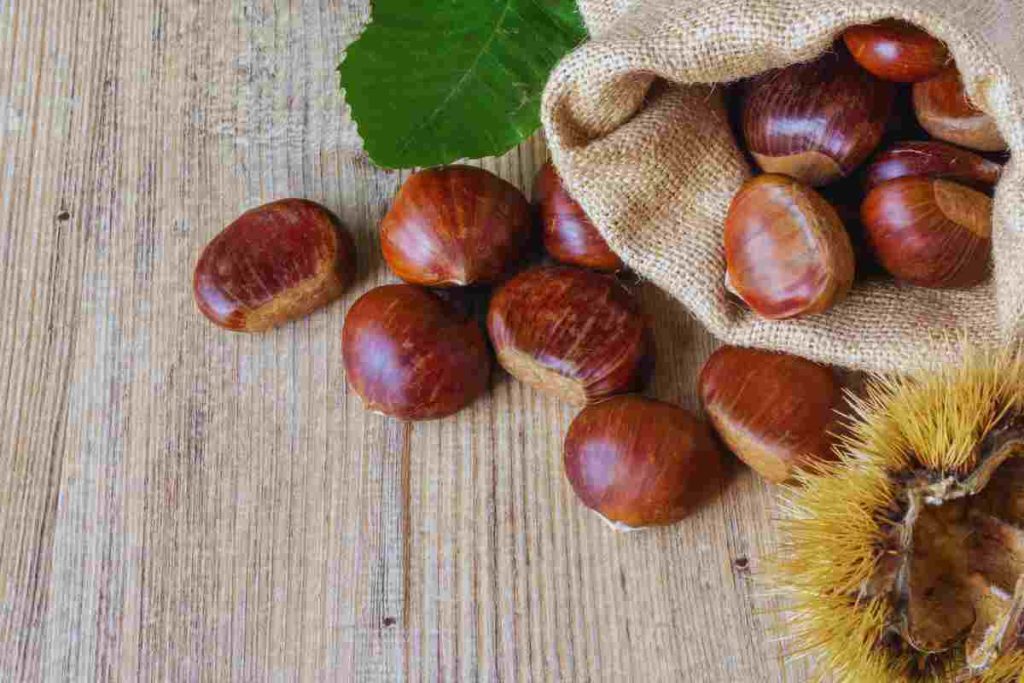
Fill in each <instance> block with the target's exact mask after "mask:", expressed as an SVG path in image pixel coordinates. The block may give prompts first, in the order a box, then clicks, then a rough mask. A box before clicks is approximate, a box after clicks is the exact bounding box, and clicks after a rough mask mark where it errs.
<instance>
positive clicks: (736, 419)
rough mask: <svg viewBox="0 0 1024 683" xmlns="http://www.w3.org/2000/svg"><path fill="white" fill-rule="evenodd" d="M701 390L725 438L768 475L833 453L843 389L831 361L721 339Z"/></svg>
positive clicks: (775, 478) (780, 478)
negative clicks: (745, 346)
mask: <svg viewBox="0 0 1024 683" xmlns="http://www.w3.org/2000/svg"><path fill="white" fill-rule="evenodd" d="M698 390H699V392H700V397H701V401H702V402H703V404H704V410H705V411H706V412H707V415H708V419H709V420H711V424H712V425H713V426H714V427H715V430H716V431H717V432H718V435H719V436H720V437H722V441H723V442H725V445H726V446H728V447H729V449H730V450H732V452H733V453H735V454H736V455H737V456H738V457H739V458H740V459H741V460H743V461H744V462H745V463H747V464H748V465H749V466H750V468H751V469H753V470H754V471H755V472H757V473H758V474H759V475H761V476H762V477H764V478H765V479H767V480H768V481H772V482H784V481H787V480H788V479H790V478H791V477H792V475H793V473H794V471H795V470H796V469H797V468H799V467H804V466H807V465H810V464H813V463H815V462H820V461H822V460H827V459H831V458H832V444H833V438H834V437H833V435H832V433H831V432H832V430H834V429H835V428H836V426H837V424H838V422H837V413H836V410H837V409H839V408H840V407H841V405H842V388H841V386H840V384H839V382H838V381H837V380H836V376H835V374H834V373H833V372H832V370H831V369H830V368H827V367H825V366H823V365H818V364H817V363H812V362H811V361H809V360H805V359H803V358H797V357H796V356H790V355H786V354H782V353H772V352H770V351H758V350H755V349H741V348H737V347H735V346H723V347H722V348H720V349H718V350H717V351H715V352H714V353H713V354H711V357H710V358H709V359H708V360H707V362H706V363H705V364H704V368H703V369H702V370H701V374H700V380H699V384H698Z"/></svg>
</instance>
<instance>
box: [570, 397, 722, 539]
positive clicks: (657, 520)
mask: <svg viewBox="0 0 1024 683" xmlns="http://www.w3.org/2000/svg"><path fill="white" fill-rule="evenodd" d="M565 475H566V478H567V479H568V480H569V483H570V484H571V485H572V488H573V490H574V491H575V492H576V495H577V496H578V497H579V499H580V501H581V502H582V503H583V504H584V505H586V506H587V507H588V508H590V509H591V510H594V511H595V512H597V513H598V514H600V515H601V516H602V517H604V519H605V520H607V521H608V522H610V523H611V524H612V526H613V527H614V528H616V529H619V530H629V529H636V528H641V527H647V526H660V525H665V524H674V523H675V522H678V521H679V520H681V519H683V518H684V517H686V515H687V514H689V513H690V512H691V511H693V510H694V509H695V508H696V507H697V506H698V505H700V504H701V503H702V502H703V501H704V500H706V499H707V498H708V497H709V496H710V495H711V494H712V493H714V491H715V489H716V487H717V485H718V484H719V482H720V481H721V476H722V456H721V451H720V450H719V448H718V446H717V445H716V444H715V441H714V438H713V437H712V436H711V432H710V431H709V430H708V428H707V426H706V425H705V424H704V423H703V422H701V421H700V420H698V419H697V418H695V417H694V416H693V415H691V414H690V413H689V412H687V411H686V410H683V409H682V408H680V407H678V406H674V405H671V404H669V403H663V402H661V401H655V400H653V399H649V398H644V397H642V396H635V395H632V396H615V397H613V398H610V399H608V400H607V401H602V402H601V403H598V404H596V405H593V406H589V407H587V408H585V409H584V410H583V412H581V413H580V414H579V416H577V418H576V419H575V420H574V421H573V423H572V425H571V426H570V427H569V434H568V436H566V439H565Z"/></svg>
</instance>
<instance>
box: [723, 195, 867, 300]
mask: <svg viewBox="0 0 1024 683" xmlns="http://www.w3.org/2000/svg"><path fill="white" fill-rule="evenodd" d="M725 262H726V268H727V272H728V286H729V288H730V289H731V290H732V291H733V292H734V293H735V294H736V295H737V296H739V297H740V298H741V299H743V301H744V302H746V304H747V305H748V306H750V308H751V309H753V310H754V311H755V312H756V313H758V314H759V315H761V316H764V317H765V318H770V319H781V318H792V317H795V316H799V315H805V314H809V313H820V312H822V311H825V310H828V309H829V308H831V307H832V306H833V305H834V304H835V303H837V302H838V301H840V300H841V299H842V298H843V297H845V296H846V294H847V292H849V290H850V287H851V286H852V284H853V275H854V268H855V263H854V255H853V247H852V245H851V244H850V237H849V236H848V235H847V234H846V230H844V229H843V224H842V223H841V222H840V220H839V216H838V215H837V214H836V211H835V209H834V208H832V206H831V205H830V204H829V203H828V202H827V201H825V199H824V198H823V197H822V196H821V195H820V194H818V193H817V192H815V191H814V190H812V189H811V188H809V187H807V186H806V185H803V184H801V183H799V182H797V181H796V180H793V179H792V178H789V177H787V176H781V175H762V176H758V177H756V178H754V179H753V180H749V181H747V183H746V184H745V185H744V186H743V187H742V188H741V189H740V191H739V192H738V193H737V194H736V196H735V197H734V198H733V200H732V204H731V206H730V207H729V213H728V215H727V216H726V219H725Z"/></svg>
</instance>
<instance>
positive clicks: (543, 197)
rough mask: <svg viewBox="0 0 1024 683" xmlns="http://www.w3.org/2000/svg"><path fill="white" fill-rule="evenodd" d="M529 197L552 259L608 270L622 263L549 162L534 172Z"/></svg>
mask: <svg viewBox="0 0 1024 683" xmlns="http://www.w3.org/2000/svg"><path fill="white" fill-rule="evenodd" d="M533 201H534V203H535V204H536V205H537V208H538V213H539V214H540V219H541V222H542V224H543V226H544V248H545V249H546V250H547V252H548V253H549V254H551V257H552V258H553V259H555V260H556V261H560V262H561V263H566V264H569V265H571V266H582V267H583V268H593V269H594V270H603V271H606V272H609V273H614V272H617V271H620V270H622V269H623V268H624V267H625V265H624V264H623V263H622V259H620V258H619V257H618V256H616V255H615V252H613V251H612V250H611V249H610V248H609V247H608V243H607V242H605V241H604V238H603V237H601V233H600V232H598V231H597V228H596V227H594V224H593V223H592V222H591V221H590V219H589V218H587V215H586V213H584V211H583V207H581V206H580V205H579V204H577V203H576V200H574V199H573V198H572V197H570V196H569V193H568V192H566V190H565V187H564V186H563V185H562V179H561V178H559V177H558V172H557V171H555V167H554V166H553V165H552V164H551V163H550V162H548V163H546V164H544V165H543V166H541V168H540V172H539V173H537V179H536V181H535V182H534V185H533Z"/></svg>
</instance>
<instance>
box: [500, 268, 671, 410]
mask: <svg viewBox="0 0 1024 683" xmlns="http://www.w3.org/2000/svg"><path fill="white" fill-rule="evenodd" d="M487 329H488V332H489V333H490V337H491V343H492V344H493V345H494V350H495V353H496V354H497V356H498V362H499V363H500V364H501V365H502V367H504V368H505V369H506V370H507V371H508V372H509V374H511V375H512V376H514V377H516V378H517V379H519V380H520V381H522V382H525V383H527V384H530V385H532V386H534V387H536V388H538V389H540V390H542V391H547V392H549V393H552V394H554V395H556V396H558V397H560V398H562V399H563V400H566V401H569V402H571V403H575V404H577V405H580V404H584V403H589V402H594V401H598V400H600V399H602V398H606V397H608V396H611V395H612V394H620V393H626V392H630V391H633V390H636V389H639V388H640V387H642V386H643V384H644V383H645V382H646V380H647V378H648V375H649V374H650V370H651V367H652V365H653V337H652V334H651V330H650V327H649V325H648V321H647V317H646V316H645V315H644V314H643V312H642V311H641V310H640V306H639V304H638V303H637V301H636V299H635V298H634V297H633V295H632V294H630V293H629V292H628V291H627V290H626V289H625V288H624V287H623V286H622V285H621V284H620V283H619V282H618V281H617V280H615V278H613V277H611V276H609V275H603V274H601V273H596V272H593V271H589V270H583V269H581V268H573V267H570V266H544V267H539V268H534V269H532V270H528V271H526V272H524V273H520V274H519V275H517V276H516V277H514V278H512V279H511V280H509V281H508V282H507V283H505V284H504V285H503V286H502V287H501V288H500V289H499V290H498V291H497V292H496V293H495V295H494V297H493V298H492V299H491V306H490V310H489V311H488V314H487Z"/></svg>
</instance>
